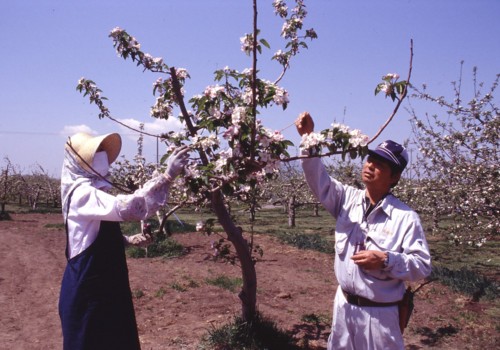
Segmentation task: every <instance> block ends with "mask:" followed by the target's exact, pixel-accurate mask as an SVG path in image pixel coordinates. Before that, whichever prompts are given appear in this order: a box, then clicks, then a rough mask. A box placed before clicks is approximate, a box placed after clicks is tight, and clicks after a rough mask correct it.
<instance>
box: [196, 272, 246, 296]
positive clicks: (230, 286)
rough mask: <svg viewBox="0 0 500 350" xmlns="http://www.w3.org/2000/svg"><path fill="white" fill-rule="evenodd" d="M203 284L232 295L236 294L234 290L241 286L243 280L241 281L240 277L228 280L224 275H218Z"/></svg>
mask: <svg viewBox="0 0 500 350" xmlns="http://www.w3.org/2000/svg"><path fill="white" fill-rule="evenodd" d="M205 282H206V283H207V284H210V285H212V286H216V287H219V288H222V289H226V290H229V291H231V292H233V293H234V292H236V290H237V289H238V288H240V287H241V286H242V285H243V280H242V279H241V277H235V278H230V277H228V276H226V275H219V276H216V277H213V278H207V279H205Z"/></svg>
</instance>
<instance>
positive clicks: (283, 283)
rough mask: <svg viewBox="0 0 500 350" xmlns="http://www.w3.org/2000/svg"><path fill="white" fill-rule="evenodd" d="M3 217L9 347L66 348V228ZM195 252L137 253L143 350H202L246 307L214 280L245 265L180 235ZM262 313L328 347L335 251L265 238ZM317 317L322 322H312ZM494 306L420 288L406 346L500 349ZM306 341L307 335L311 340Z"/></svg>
mask: <svg viewBox="0 0 500 350" xmlns="http://www.w3.org/2000/svg"><path fill="white" fill-rule="evenodd" d="M11 216H12V220H9V221H0V262H1V265H0V266H1V269H0V349H9V350H10V349H16V350H17V349H37V350H39V349H61V348H62V345H61V344H62V336H61V329H60V323H59V316H58V311H57V304H58V298H59V287H60V282H61V277H62V274H63V270H64V267H65V263H66V261H65V257H64V247H65V240H66V238H65V233H64V230H62V229H61V228H60V227H59V228H54V227H53V226H50V225H49V226H47V224H52V225H57V224H60V223H62V218H61V215H58V214H11ZM174 238H175V239H176V240H177V241H178V242H179V243H181V244H182V245H183V246H184V247H185V248H186V254H185V255H183V256H182V257H179V258H174V259H168V260H166V259H161V258H145V259H128V265H129V274H130V283H131V289H132V292H133V293H134V295H135V297H134V304H135V308H136V316H137V322H138V328H139V334H140V340H141V344H142V348H143V349H154V350H156V349H196V346H197V345H198V343H199V340H200V339H201V337H202V336H203V335H205V334H206V333H207V331H208V330H210V329H212V327H217V326H219V325H222V324H224V323H226V322H228V321H230V320H231V319H232V317H233V316H235V315H238V314H239V313H240V311H241V310H240V309H241V306H240V302H239V299H238V296H237V292H230V291H227V290H224V289H221V288H218V287H215V286H211V285H209V284H207V283H206V279H207V278H214V277H217V276H219V275H226V276H230V277H239V276H240V271H239V269H238V267H235V266H231V265H227V264H223V263H216V262H213V261H211V259H210V255H211V251H210V240H211V239H212V238H211V237H205V236H202V235H200V234H197V233H191V234H176V235H174ZM256 239H257V240H258V242H259V244H260V245H261V247H262V248H263V250H264V256H263V259H262V260H261V261H259V262H258V263H257V265H256V266H257V275H258V309H259V311H260V312H261V313H262V314H263V315H265V316H267V317H269V318H271V319H272V320H274V321H275V322H276V323H277V325H278V326H279V327H280V328H282V329H283V330H287V331H289V332H291V333H292V334H293V335H294V337H295V338H296V339H297V341H298V342H300V343H301V344H306V343H308V344H309V349H318V350H319V349H325V348H326V339H327V338H328V333H329V328H330V326H329V324H328V323H329V322H330V321H329V320H330V313H331V309H332V300H333V295H334V292H335V289H336V287H337V284H336V281H335V278H334V276H333V257H332V256H329V255H327V254H322V253H318V252H313V251H307V250H299V249H296V248H293V247H290V246H287V245H283V244H280V243H279V242H278V241H276V240H275V239H273V238H272V237H269V236H266V235H259V236H258V237H257V238H256ZM311 314H314V315H316V316H318V317H319V318H320V320H321V322H319V323H318V322H316V323H310V322H306V321H304V320H303V319H304V317H303V316H305V315H311ZM496 327H498V325H496V324H495V319H494V316H492V315H491V305H490V304H488V302H485V301H480V302H471V301H470V300H469V299H468V298H467V297H466V296H463V295H460V294H457V293H454V292H452V291H450V290H449V289H448V288H447V287H445V286H443V285H441V284H439V283H438V282H433V283H431V284H429V285H426V286H424V287H423V288H422V289H421V291H420V292H419V293H418V294H417V297H416V300H415V312H414V314H413V316H412V319H411V320H410V325H409V327H408V328H407V330H406V331H405V336H404V337H405V341H406V348H407V349H496V348H497V346H498V344H500V339H499V334H498V332H497V329H496ZM306 340H307V341H306Z"/></svg>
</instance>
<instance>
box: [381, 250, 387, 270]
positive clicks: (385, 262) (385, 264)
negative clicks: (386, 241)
mask: <svg viewBox="0 0 500 350" xmlns="http://www.w3.org/2000/svg"><path fill="white" fill-rule="evenodd" d="M386 256H387V257H386V258H385V260H384V265H383V266H382V267H383V268H384V269H386V268H387V267H388V266H389V253H386Z"/></svg>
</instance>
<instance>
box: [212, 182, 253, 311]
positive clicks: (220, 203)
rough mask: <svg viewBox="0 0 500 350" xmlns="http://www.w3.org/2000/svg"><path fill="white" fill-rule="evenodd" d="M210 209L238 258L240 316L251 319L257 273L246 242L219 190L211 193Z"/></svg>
mask: <svg viewBox="0 0 500 350" xmlns="http://www.w3.org/2000/svg"><path fill="white" fill-rule="evenodd" d="M212 209H213V210H214V212H215V214H216V215H217V218H218V220H219V223H220V224H221V226H222V228H223V229H224V231H225V232H226V234H227V238H228V240H229V241H230V242H231V243H232V244H233V246H234V249H235V250H236V254H237V255H238V259H239V260H240V263H241V274H242V278H243V287H242V289H241V292H240V293H239V295H238V296H239V298H240V300H241V308H242V318H243V320H245V321H252V320H253V319H254V318H255V316H256V311H257V306H256V305H257V273H256V271H255V264H254V261H253V260H252V255H251V251H250V249H249V246H248V242H247V241H246V240H245V238H244V237H243V235H242V229H241V227H237V226H236V225H235V224H234V222H233V220H232V219H231V215H230V214H229V212H228V211H227V209H226V206H225V205H224V199H223V197H222V193H221V192H220V191H216V192H214V193H213V194H212Z"/></svg>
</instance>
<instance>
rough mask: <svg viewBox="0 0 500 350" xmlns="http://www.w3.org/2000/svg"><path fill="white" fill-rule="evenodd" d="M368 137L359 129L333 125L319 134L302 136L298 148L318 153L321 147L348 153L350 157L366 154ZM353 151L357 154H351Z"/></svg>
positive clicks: (312, 133)
mask: <svg viewBox="0 0 500 350" xmlns="http://www.w3.org/2000/svg"><path fill="white" fill-rule="evenodd" d="M368 141H369V137H368V136H367V135H365V134H363V133H362V132H361V130H359V129H350V128H349V127H348V126H347V125H344V124H338V123H333V124H332V125H331V128H329V129H325V130H322V131H321V132H319V133H314V132H311V133H309V134H304V135H302V139H301V142H300V148H301V149H303V150H310V151H312V150H314V151H315V152H320V151H321V149H322V148H323V147H326V148H328V150H329V151H331V152H341V153H342V154H345V153H346V152H350V154H351V156H354V157H355V156H356V155H363V154H364V152H366V149H367V145H368ZM353 151H355V152H357V153H356V154H355V153H352V152H353Z"/></svg>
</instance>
